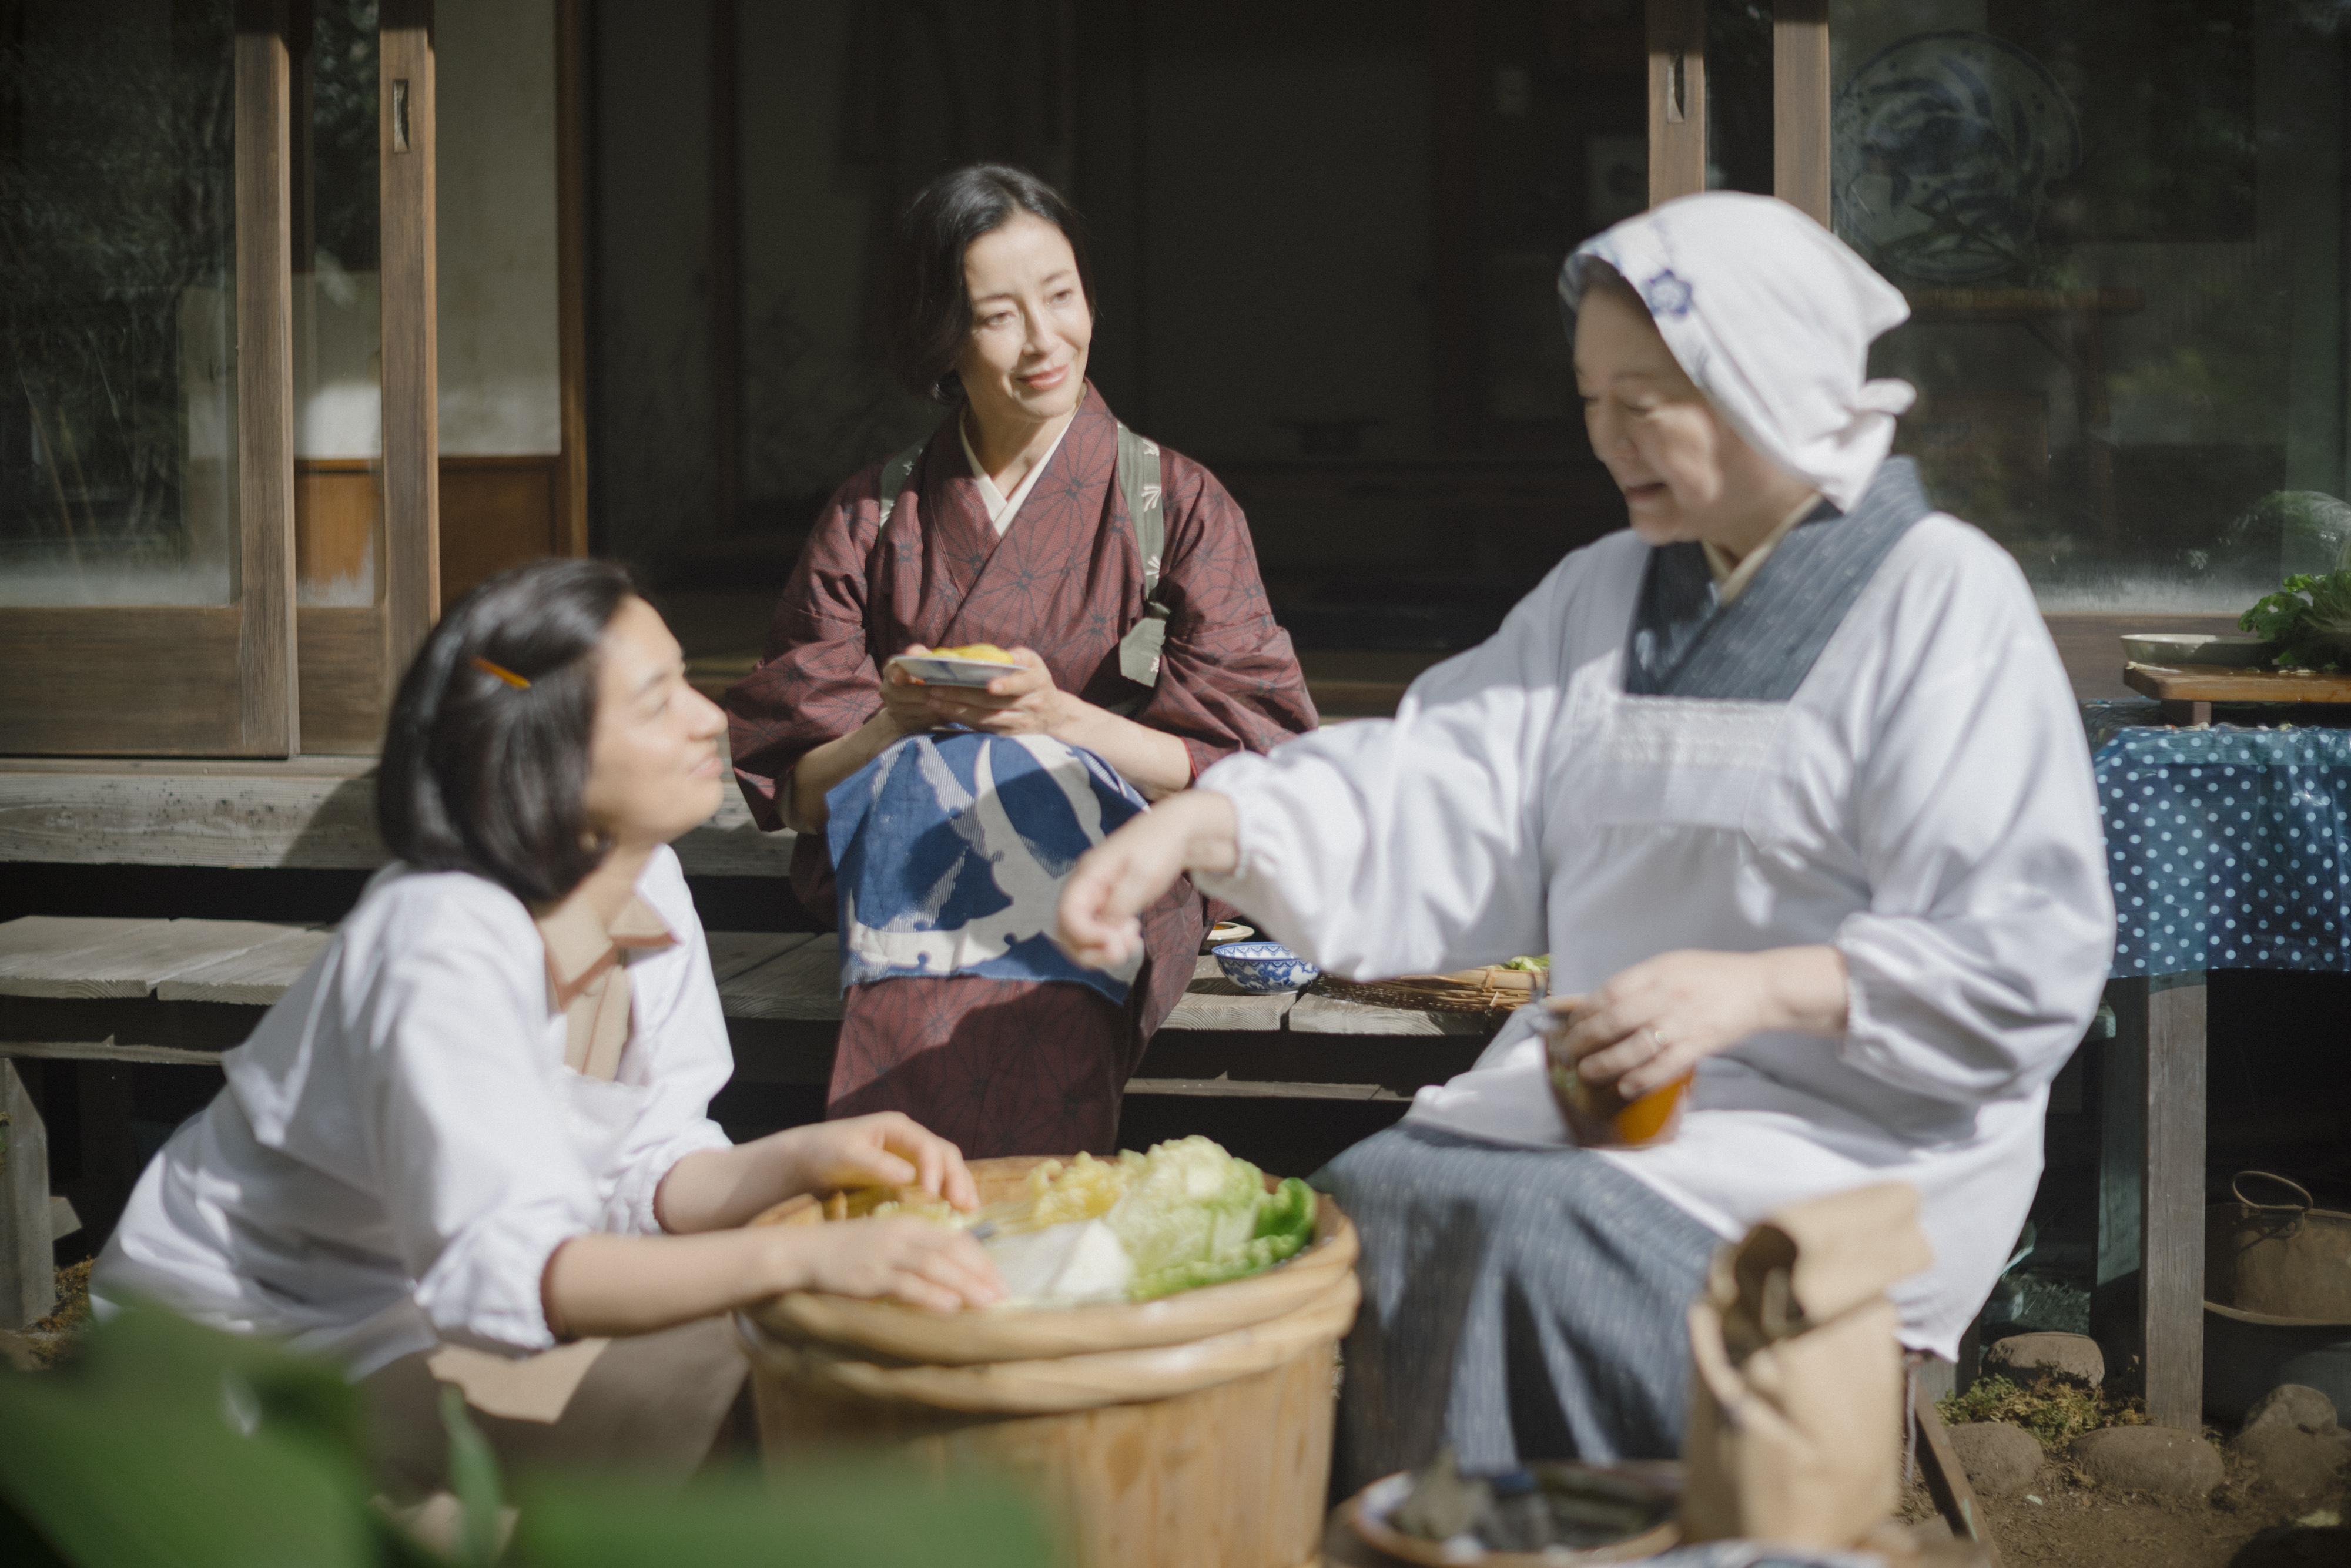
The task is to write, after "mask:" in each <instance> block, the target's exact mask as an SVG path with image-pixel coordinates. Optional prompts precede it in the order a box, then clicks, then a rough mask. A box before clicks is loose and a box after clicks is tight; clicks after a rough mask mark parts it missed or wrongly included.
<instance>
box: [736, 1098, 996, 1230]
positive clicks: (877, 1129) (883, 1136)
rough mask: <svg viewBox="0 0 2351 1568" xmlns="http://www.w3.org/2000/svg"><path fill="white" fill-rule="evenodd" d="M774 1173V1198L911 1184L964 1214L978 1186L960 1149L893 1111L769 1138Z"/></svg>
mask: <svg viewBox="0 0 2351 1568" xmlns="http://www.w3.org/2000/svg"><path fill="white" fill-rule="evenodd" d="M773 1136H774V1138H775V1141H776V1144H777V1145H778V1147H777V1154H778V1158H779V1165H780V1169H781V1170H782V1171H783V1172H784V1173H786V1174H785V1176H784V1181H783V1184H782V1189H781V1192H780V1194H779V1196H782V1197H789V1196H790V1195H792V1194H793V1193H800V1192H823V1191H825V1190H827V1189H828V1188H831V1187H837V1186H921V1187H922V1189H923V1190H924V1191H925V1192H926V1193H929V1194H930V1195H931V1196H932V1197H944V1198H946V1200H947V1202H949V1203H951V1204H953V1205H954V1206H955V1207H957V1208H960V1209H962V1210H964V1211H965V1212H967V1213H968V1212H970V1211H971V1210H972V1209H975V1208H977V1207H979V1188H978V1186H977V1185H975V1184H974V1183H973V1181H972V1179H971V1171H970V1169H969V1167H967V1166H966V1165H965V1164H964V1160H963V1151H962V1150H961V1149H958V1148H956V1146H955V1145H953V1144H951V1143H949V1142H947V1141H946V1139H945V1138H942V1137H940V1136H939V1135H938V1134H936V1133H934V1132H932V1131H931V1130H930V1129H929V1128H928V1127H925V1126H924V1125H923V1124H921V1123H919V1122H917V1121H915V1120H914V1118H913V1117H911V1116H908V1115H905V1114H904V1113H901V1112H897V1111H877V1112H875V1113H873V1114H872V1115H870V1116H849V1117H845V1118H843V1119H842V1120H841V1121H838V1122H816V1123H811V1124H809V1125H808V1126H805V1127H793V1128H790V1129H789V1130H788V1131H785V1132H781V1133H778V1134H773Z"/></svg>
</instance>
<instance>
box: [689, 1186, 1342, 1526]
mask: <svg viewBox="0 0 2351 1568" xmlns="http://www.w3.org/2000/svg"><path fill="white" fill-rule="evenodd" d="M1038 1163H1039V1161H1038V1160H1037V1159H1035V1158H1020V1159H999V1160H979V1161H976V1162H974V1164H973V1166H972V1174H973V1175H974V1176H975V1177H977V1180H978V1182H979V1188H980V1201H981V1202H982V1203H983V1204H986V1203H992V1202H996V1201H998V1200H999V1199H1001V1198H1005V1197H1013V1196H1016V1195H1017V1194H1018V1192H1019V1190H1020V1187H1021V1185H1022V1180H1023V1178H1024V1177H1025V1176H1027V1174H1028V1172H1029V1168H1030V1167H1031V1166H1035V1165H1037V1164H1038ZM828 1211H830V1216H831V1217H832V1218H841V1217H842V1215H843V1206H842V1205H841V1204H840V1203H839V1202H838V1201H835V1202H832V1203H830V1204H819V1203H817V1202H815V1201H813V1200H808V1199H801V1200H797V1201H796V1202H794V1203H791V1204H787V1205H784V1206H782V1207H780V1208H778V1209H777V1210H775V1211H771V1213H769V1214H768V1215H765V1216H762V1217H761V1221H760V1222H764V1223H778V1224H816V1223H821V1222H822V1221H823V1220H824V1219H825V1218H828ZM1355 1253H1356V1244H1355V1233H1354V1228H1353V1226H1351V1225H1349V1224H1348V1223H1347V1219H1346V1217H1345V1216H1344V1215H1343V1214H1341V1213H1340V1212H1339V1209H1338V1206H1337V1205H1335V1204H1333V1203H1332V1201H1331V1199H1330V1198H1329V1197H1321V1198H1320V1199H1319V1200H1318V1203H1317V1207H1316V1210H1315V1217H1314V1239H1313V1241H1312V1242H1311V1244H1309V1245H1308V1246H1307V1248H1306V1249H1304V1250H1302V1251H1301V1252H1300V1253H1299V1254H1298V1255H1297V1256H1296V1257H1294V1258H1292V1259H1290V1260H1289V1261H1287V1262H1285V1263H1282V1264H1280V1265H1279V1266H1277V1267H1275V1268H1273V1269H1270V1270H1267V1271H1266V1272H1265V1273H1262V1274H1259V1275H1257V1276H1255V1277H1254V1278H1251V1279H1247V1280H1237V1281H1233V1282H1231V1283H1230V1284H1225V1285H1211V1286H1208V1287H1207V1288H1205V1289H1202V1290H1197V1291H1185V1292H1182V1293H1180V1294H1177V1295H1174V1296H1168V1297H1165V1298H1163V1299H1161V1300H1159V1301H1146V1302H1143V1303H1140V1304H1134V1303H1125V1302H1114V1303H1110V1304H1105V1305H1102V1306H1091V1307H1069V1308H1062V1309H1060V1310H1038V1311H1009V1310H1008V1311H998V1312H970V1313H963V1314H957V1315H954V1316H940V1315H937V1314H934V1313H929V1312H917V1311H914V1310H913V1309H911V1308H906V1307H901V1306H897V1305H894V1304H892V1303H889V1302H879V1301H852V1300H849V1299H846V1298H842V1297H837V1296H821V1295H816V1294H811V1293H797V1294H793V1295H788V1296H781V1297H778V1298H777V1299H776V1300H775V1301H770V1302H768V1303H766V1304H765V1305H763V1306H761V1307H758V1308H756V1309H754V1310H752V1311H749V1312H742V1313H738V1314H737V1318H736V1326H737V1331H738V1333H740V1335H741V1337H742V1341H743V1345H744V1348H745V1351H746V1353H747V1354H748V1355H749V1356H750V1359H751V1366H752V1388H753V1391H754V1394H755V1396H756V1397H757V1399H758V1410H759V1430H760V1438H761V1445H762V1448H763V1449H764V1451H765V1454H766V1458H767V1462H768V1465H769V1467H770V1468H772V1469H777V1470H779V1471H780V1470H784V1469H789V1467H790V1466H791V1465H792V1464H793V1462H794V1460H795V1459H796V1458H799V1457H801V1456H804V1455H807V1454H810V1453H812V1452H815V1451H819V1450H821V1449H825V1448H837V1447H838V1446H839V1445H841V1444H842V1443H851V1444H858V1445H863V1446H866V1447H868V1448H872V1447H875V1446H879V1447H882V1448H887V1449H892V1450H895V1451H896V1452H898V1453H899V1454H901V1455H903V1456H905V1457H909V1458H914V1459H915V1460H916V1461H917V1462H918V1463H920V1464H922V1465H924V1466H925V1468H930V1469H947V1468H950V1467H958V1466H975V1467H980V1468H985V1469H995V1470H998V1471H999V1472H1009V1473H1011V1474H1013V1475H1015V1476H1018V1477H1019V1478H1021V1479H1024V1480H1026V1481H1027V1482H1028V1483H1029V1485H1030V1486H1031V1487H1033V1488H1034V1489H1035V1490H1036V1493H1037V1495H1038V1496H1039V1497H1040V1499H1041V1500H1043V1502H1044V1504H1045V1506H1046V1507H1047V1509H1048V1510H1049V1511H1050V1513H1051V1514H1053V1515H1054V1516H1055V1517H1056V1519H1057V1521H1058V1522H1059V1524H1060V1525H1061V1529H1062V1531H1064V1535H1065V1538H1066V1539H1067V1541H1068V1542H1069V1543H1070V1547H1071V1561H1072V1562H1073V1563H1076V1564H1078V1565H1079V1568H1113V1565H1115V1568H1300V1565H1301V1564H1305V1563H1313V1562H1315V1561H1316V1560H1317V1553H1318V1552H1319V1550H1320V1545H1321V1542H1322V1528H1323V1522H1324V1497H1325V1493H1326V1490H1327V1489H1328V1487H1329V1484H1330V1475H1331V1432H1332V1413H1333V1412H1332V1406H1333V1402H1334V1398H1335V1396H1336V1394H1337V1378H1336V1374H1337V1354H1336V1353H1337V1346H1338V1342H1339V1340H1340V1338H1341V1336H1343V1334H1345V1333H1346V1332H1347V1329H1348V1327H1349V1326H1350V1325H1351V1324H1352V1323H1353V1322H1354V1316H1355V1303H1356V1301H1357V1300H1358V1297H1359V1292H1358V1291H1357V1288H1356V1285H1355V1274H1354V1262H1355Z"/></svg>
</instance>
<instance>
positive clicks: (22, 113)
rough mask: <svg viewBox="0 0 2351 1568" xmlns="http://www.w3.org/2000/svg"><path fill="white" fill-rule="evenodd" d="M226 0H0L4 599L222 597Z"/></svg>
mask: <svg viewBox="0 0 2351 1568" xmlns="http://www.w3.org/2000/svg"><path fill="white" fill-rule="evenodd" d="M231 36H232V35H231V26H230V14H229V4H228V0H16V3H15V4H10V5H5V7H0V604H226V603H228V602H229V601H231V599H232V598H233V597H234V595H235V571H236V538H237V529H236V418H235V415H236V402H235V391H236V288H235V226H234V214H235V204H234V195H235V155H234V149H233V148H232V145H231V142H230V128H231V125H232V123H233V119H232V115H231V112H230V111H231V109H232V107H233V99H234V70H233V64H232V57H231Z"/></svg>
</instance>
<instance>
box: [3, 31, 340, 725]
mask: <svg viewBox="0 0 2351 1568" xmlns="http://www.w3.org/2000/svg"><path fill="white" fill-rule="evenodd" d="M288 4H289V0H236V4H235V11H234V13H233V16H234V28H235V33H234V40H233V43H232V45H231V49H232V56H231V59H232V64H231V70H232V73H233V77H232V84H233V85H232V89H231V92H232V110H231V115H232V127H233V129H232V132H231V134H232V140H233V143H234V147H233V154H232V155H233V158H234V170H235V172H234V176H233V180H234V184H233V194H232V197H231V207H232V211H233V213H234V214H235V216H234V220H233V221H234V223H235V239H234V242H233V243H234V245H235V267H236V280H235V320H236V372H235V381H234V387H235V391H234V393H233V396H234V397H235V403H236V413H235V427H236V450H235V458H234V464H235V474H236V510H237V521H236V528H235V546H234V549H235V557H234V570H233V573H232V579H231V580H232V582H233V583H234V585H235V586H234V593H233V597H232V599H231V601H230V602H229V603H227V604H225V605H191V606H180V605H166V606H151V605H128V606H112V605H105V606H83V605H57V606H47V605H38V606H11V607H7V608H0V668H5V669H6V670H7V671H8V672H9V675H10V677H11V678H10V680H9V681H8V682H7V683H6V685H5V688H0V753H10V754H17V755H24V754H41V753H49V754H56V755H68V756H95V755H106V754H110V753H129V752H137V753H143V754H146V755H151V756H166V757H172V756H176V757H287V756H291V755H293V753H294V752H295V751H296V750H297V749H298V746H299V743H300V734H299V729H298V726H299V717H298V715H299V711H300V710H299V704H298V678H297V672H296V661H295V647H294V642H295V639H294V489H293V451H294V439H293V400H294V391H293V352H292V339H293V285H292V277H291V267H292V231H291V227H290V223H291V202H290V196H289V186H288V171H287V116H288V104H287V95H288V89H289V82H288V71H287V38H286V33H287V15H288V12H287V6H288Z"/></svg>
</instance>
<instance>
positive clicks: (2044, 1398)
mask: <svg viewBox="0 0 2351 1568" xmlns="http://www.w3.org/2000/svg"><path fill="white" fill-rule="evenodd" d="M1935 1409H1936V1412H1937V1413H1938V1415H1940V1416H1942V1417H1943V1421H1944V1424H1945V1425H1947V1426H1958V1425H1959V1423H1961V1422H1964V1421H2009V1422H2013V1423H2014V1424H2015V1425H2017V1426H2019V1427H2023V1428H2024V1429H2025V1430H2026V1431H2028V1432H2030V1433H2032V1435H2033V1436H2034V1437H2038V1438H2039V1439H2040V1440H2041V1446H2042V1447H2043V1448H2046V1449H2048V1450H2049V1451H2050V1452H2051V1453H2053V1454H2054V1453H2060V1452H2062V1451H2063V1450H2064V1447H2065V1445H2066V1444H2068V1443H2070V1442H2072V1441H2073V1440H2074V1438H2076V1437H2080V1436H2081V1435H2082V1434H2083V1433H2085V1432H2095V1431H2096V1430H2098V1428H2100V1427H2137V1426H2143V1425H2144V1424H2145V1423H2146V1421H2147V1413H2146V1411H2145V1410H2144V1409H2143V1408H2141V1407H2140V1405H2139V1402H2138V1401H2137V1400H2136V1399H2119V1398H2116V1397H2115V1396H2111V1395H2108V1394H2105V1393H2102V1392H2101V1391H2099V1390H2098V1389H2095V1388H2085V1387H2084V1386H2083V1385H2080V1384H2078V1383H2075V1382H2073V1381H2071V1380H2069V1379H2066V1378H2062V1377H2059V1376H2057V1375H2054V1374H2051V1373H2043V1375H2041V1376H2040V1377H2039V1378H2038V1379H2037V1380H2035V1381H2034V1382H2033V1384H2032V1385H2031V1386H2030V1387H2025V1388H2020V1387H2018V1386H2017V1385H2015V1384H2014V1383H2012V1382H2011V1381H2010V1380H2009V1379H2007V1378H2005V1377H1997V1376H1994V1377H1979V1378H1977V1379H1976V1381H1975V1383H1974V1385H1972V1386H1970V1388H1969V1389H1968V1391H1967V1392H1966V1393H1965V1394H1953V1395H1950V1396H1947V1397H1945V1398H1942V1399H1939V1400H1938V1401H1936V1403H1935Z"/></svg>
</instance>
